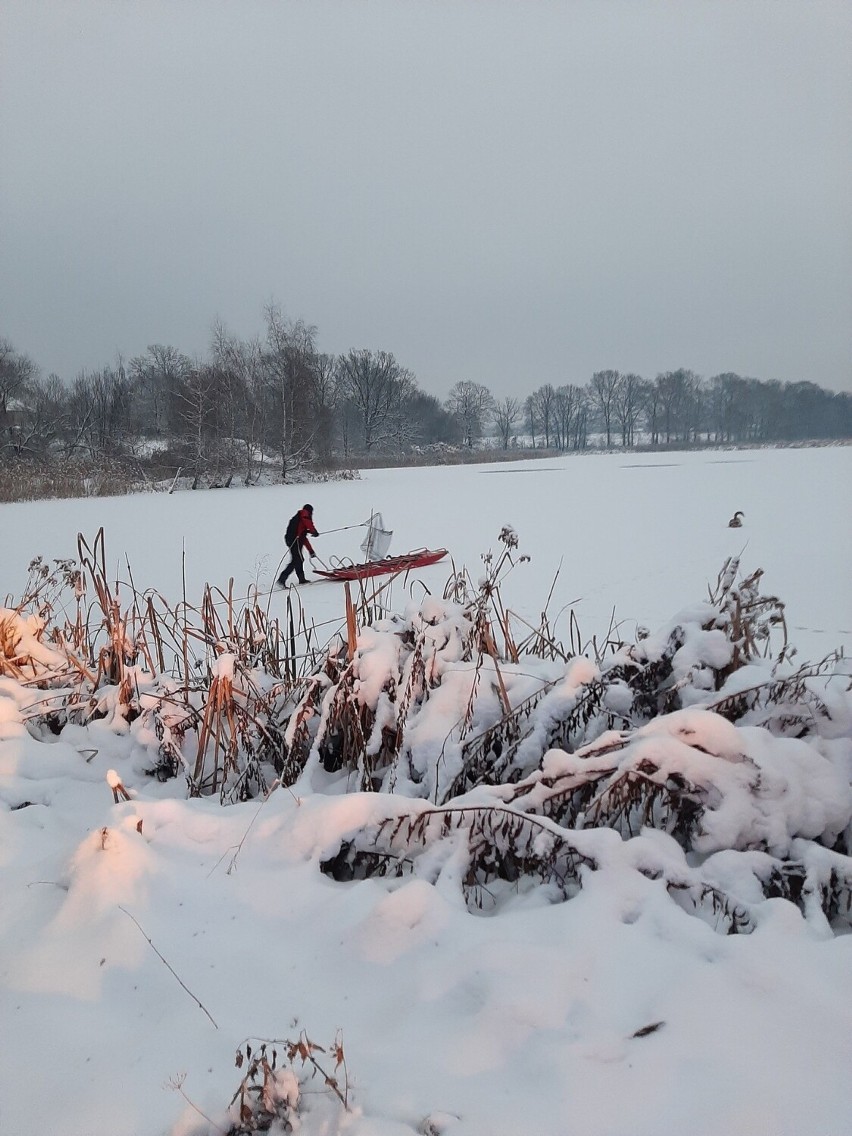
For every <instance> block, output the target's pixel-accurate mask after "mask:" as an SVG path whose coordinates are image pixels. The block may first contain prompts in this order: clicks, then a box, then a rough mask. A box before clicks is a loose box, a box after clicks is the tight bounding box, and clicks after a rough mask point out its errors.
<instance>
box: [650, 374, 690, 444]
mask: <svg viewBox="0 0 852 1136" xmlns="http://www.w3.org/2000/svg"><path fill="white" fill-rule="evenodd" d="M694 381H695V375H693V373H692V371H687V370H685V369H684V368H683V367H681V368H680V370H677V371H664V372H663V373H662V374H659V375H657V378H656V386H657V392H658V396H659V402H660V408H661V418H662V429H663V430H664V431H665V435H666V442H667V443H669V442H671V441H673V440H674V439H675V438H676V437H677V434H678V432H679V431H681V430H685V418H686V415H685V411H686V404H687V397H688V394H689V390H690V387H691V385H692V383H693V382H694Z"/></svg>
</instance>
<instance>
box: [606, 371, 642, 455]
mask: <svg viewBox="0 0 852 1136" xmlns="http://www.w3.org/2000/svg"><path fill="white" fill-rule="evenodd" d="M643 393H644V380H643V379H642V378H641V377H640V376H639V375H634V374H632V373H631V374H628V375H621V376H620V377H619V381H618V383H617V385H616V388H615V393H614V395H613V402H612V406H613V414H614V417H615V421H616V422H617V423H618V427H619V429H620V430H621V444H622V446H632V445H633V444H634V443H635V440H636V439H635V435H636V426H637V425H638V423H639V416H640V414H641V411H642V399H643Z"/></svg>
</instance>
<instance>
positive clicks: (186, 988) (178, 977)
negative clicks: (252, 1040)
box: [118, 904, 219, 1029]
mask: <svg viewBox="0 0 852 1136" xmlns="http://www.w3.org/2000/svg"><path fill="white" fill-rule="evenodd" d="M118 909H119V911H123V912H124V914H125V915H126V916H127V917H128V918H129V919H132V920H133V922H134V923H135V924H136V926H137V927H138V928H139V930H140V932H141V934H142V937H143V938H144V939H145V941H146V942H147V944H148V946H149V947H150V948H151V950H152V951H153V952H154V954H155V955H156V956H157V958H158V959H159V960H160V961H161V962H162V963H163V964H164V965H165V966H166V967H168V969H169V970H170V971H171V972H172V974H173V975H174V976H175V978H176V979H177V980H178V982H179V983H180V985H181V986H182V987H183V988H184V990H185V991H186V992H187V994H188V995H189V996H190V998H191V999H192V1000H193V1002H195V1004H196V1005H197V1006H198V1008H199V1010H203V1011H204V1013H205V1014H206V1015H207V1017H208V1018H210V1021H211V1022H213V1026H214V1028H215V1029H218V1028H219V1027H218V1025H216V1022H215V1021H214V1020H213V1018H212V1016H211V1014H210V1012H209V1010H208V1009H207V1007H206V1006H205V1005H204V1004H203V1003H202V1002H201V1001H200V1000H199V999H198V998H196V996H195V995H194V994H193V993H192V991H191V990H190V988H189V987H188V986H187V985H186V983H185V982H184V981H183V979H182V978H181V977H180V975H179V974H178V973H177V971H176V970H175V968H174V967H173V966H172V965H171V964H170V963H169V962H168V961H167V960H166V959H165V958H163V956H162V955H161V954H160V952H159V951H158V950H157V948H156V947H155V946H154V944H153V943H152V942H151V940H150V938H149V937H148V936H147V935H146V934H145V930H144V928H143V927H142V924H141V923H140V922H139V920H138V919H137V918H136V916H135V915H131V914H130V912H129V911H128V910H127V908H126V907H122V906H121V904H119V905H118Z"/></svg>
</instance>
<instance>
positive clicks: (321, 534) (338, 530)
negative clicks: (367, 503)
mask: <svg viewBox="0 0 852 1136" xmlns="http://www.w3.org/2000/svg"><path fill="white" fill-rule="evenodd" d="M369 523H370V522H369V521H361V523H360V525H341V526H340V528H339V529H323V530H322V532H321V533H320V536H325V535H326V533H334V532H346V530H347V529H365V528H367V526H368V525H369Z"/></svg>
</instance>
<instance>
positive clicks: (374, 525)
mask: <svg viewBox="0 0 852 1136" xmlns="http://www.w3.org/2000/svg"><path fill="white" fill-rule="evenodd" d="M392 536H393V529H386V528H385V523H384V521H383V520H382V514H381V513H372V514H371V515H370V519H369V521H367V535H366V536H365V537H364V539H363V540H362V541H361V551H362V552H363V553H364V559H365V560H382V559H383V558H384V557H385V556H387V554H388V549H389V548H390V542H391V537H392Z"/></svg>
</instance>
